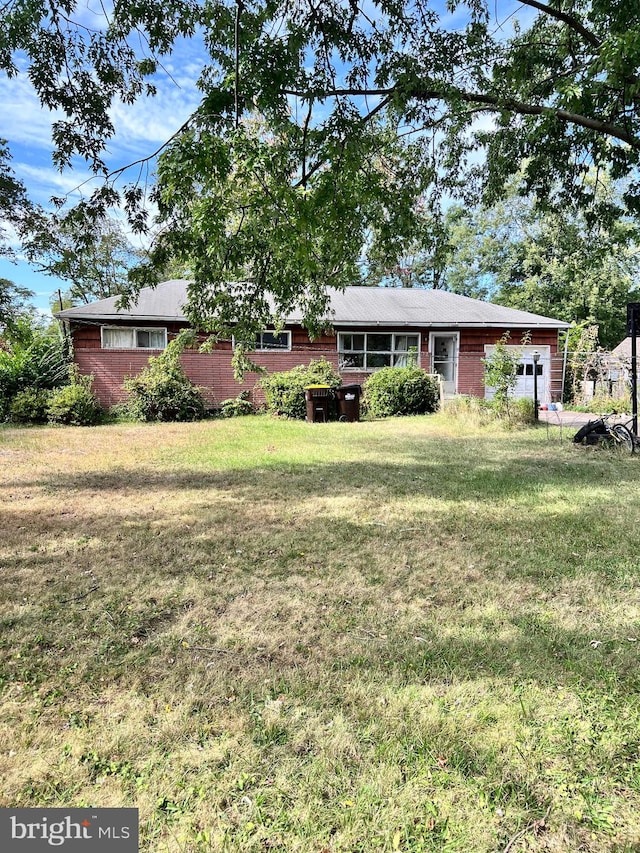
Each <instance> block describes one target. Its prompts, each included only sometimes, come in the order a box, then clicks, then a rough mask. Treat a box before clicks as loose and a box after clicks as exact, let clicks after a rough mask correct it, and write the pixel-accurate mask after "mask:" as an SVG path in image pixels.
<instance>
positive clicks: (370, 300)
mask: <svg viewBox="0 0 640 853" xmlns="http://www.w3.org/2000/svg"><path fill="white" fill-rule="evenodd" d="M187 287H188V282H187V281H184V280H174V281H165V282H162V284H159V285H158V286H157V287H153V288H151V287H145V288H143V289H142V290H141V291H140V295H139V297H138V301H137V303H136V304H135V305H132V306H131V308H129V309H127V310H122V311H118V310H117V309H116V303H117V301H118V297H117V296H111V297H109V298H108V299H101V300H99V301H98V302H91V303H89V304H88V305H79V306H77V307H76V308H67V309H66V310H65V311H58V312H57V313H56V314H55V316H56V317H58V318H60V319H63V320H94V321H98V320H100V321H106V322H118V321H120V322H121V321H123V320H134V321H138V322H143V321H144V322H149V321H174V322H175V321H177V322H181V321H184V322H187V319H186V317H185V311H184V306H185V304H186V302H187ZM327 319H328V320H329V321H330V322H331V323H332V324H333V325H334V326H362V327H364V326H389V327H391V326H436V327H437V326H441V327H451V326H464V327H474V326H478V327H482V326H494V327H495V326H498V327H505V328H521V329H530V328H538V327H543V328H552V329H565V328H567V327H568V325H569V324H568V323H564V322H563V321H562V320H556V319H554V318H553V317H541V316H540V315H539V314H531V313H530V312H528V311H518V310H516V309H514V308H505V307H504V306H503V305H495V304H494V303H492V302H481V301H480V300H478V299H470V298H469V297H468V296H459V295H458V294H456V293H448V292H447V291H445V290H422V289H420V288H397V287H347V288H346V289H345V290H344V292H341V291H334V292H333V293H332V295H331V312H330V315H329V317H328V318H327ZM301 320H302V314H301V313H300V312H294V313H292V315H291V316H289V317H287V319H286V322H288V323H291V324H295V323H299V322H300V321H301Z"/></svg>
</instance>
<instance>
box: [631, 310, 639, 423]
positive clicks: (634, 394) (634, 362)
mask: <svg viewBox="0 0 640 853" xmlns="http://www.w3.org/2000/svg"><path fill="white" fill-rule="evenodd" d="M636 334H637V329H636V312H635V311H632V312H631V413H632V415H633V434H634V435H637V434H638V353H637V345H636Z"/></svg>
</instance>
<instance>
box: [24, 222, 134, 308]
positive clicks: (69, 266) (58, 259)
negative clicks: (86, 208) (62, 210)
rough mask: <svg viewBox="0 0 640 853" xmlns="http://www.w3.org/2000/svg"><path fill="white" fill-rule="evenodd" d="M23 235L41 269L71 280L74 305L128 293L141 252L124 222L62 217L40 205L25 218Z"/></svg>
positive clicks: (33, 260) (49, 273)
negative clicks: (136, 247)
mask: <svg viewBox="0 0 640 853" xmlns="http://www.w3.org/2000/svg"><path fill="white" fill-rule="evenodd" d="M80 213H81V212H80V211H76V214H80ZM23 236H24V248H25V251H26V254H27V257H28V258H29V260H30V261H31V262H32V263H33V264H34V266H35V267H36V269H38V270H39V271H40V272H44V273H47V274H48V275H54V276H57V277H58V278H62V279H66V280H67V281H68V282H69V283H70V287H69V292H68V294H67V296H68V300H69V301H70V303H71V304H76V303H77V302H90V301H91V300H93V299H104V298H105V297H107V296H117V295H119V294H120V293H123V292H124V291H125V290H126V288H127V275H128V272H129V270H130V269H131V268H132V267H133V266H134V264H136V263H137V262H139V261H140V258H141V256H142V254H141V252H140V251H137V250H136V249H134V247H133V246H132V245H131V243H130V242H129V239H128V238H127V236H126V235H125V233H124V231H123V229H122V226H121V225H120V224H119V222H117V221H116V220H115V219H110V218H108V217H102V218H99V219H93V218H91V217H87V216H84V215H76V216H73V217H62V216H59V215H48V214H46V213H45V212H44V211H42V210H41V209H38V210H36V211H33V212H32V213H31V215H30V216H29V217H28V220H26V221H25V226H24V228H23Z"/></svg>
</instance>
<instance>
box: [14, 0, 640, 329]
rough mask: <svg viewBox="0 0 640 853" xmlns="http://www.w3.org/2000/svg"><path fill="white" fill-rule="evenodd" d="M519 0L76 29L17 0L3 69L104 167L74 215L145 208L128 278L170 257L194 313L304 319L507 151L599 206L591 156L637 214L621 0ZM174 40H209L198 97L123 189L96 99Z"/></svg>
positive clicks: (253, 319) (639, 77)
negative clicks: (149, 230) (182, 269)
mask: <svg viewBox="0 0 640 853" xmlns="http://www.w3.org/2000/svg"><path fill="white" fill-rule="evenodd" d="M522 6H523V7H524V9H525V11H526V12H527V13H528V14H527V15H521V19H520V20H519V21H518V20H515V21H511V22H509V20H508V19H509V18H510V17H511V15H510V14H509V13H510V12H511V8H510V7H507V6H505V5H504V4H503V3H501V2H498V4H497V5H496V4H493V3H491V4H490V3H488V2H486V0H464V2H455V0H453V2H451V3H450V4H449V9H448V10H447V11H438V9H437V8H436V7H435V6H433V5H432V4H431V3H429V2H428V0H410V2H409V0H405V1H404V2H403V0H372V2H371V3H369V4H368V5H367V6H366V7H362V8H361V7H360V6H359V5H358V4H357V3H353V2H341V0H327V2H322V3H317V2H314V0H299V2H296V3H293V4H292V3H289V2H288V0H246V2H242V3H240V2H238V3H232V2H228V0H207V2H198V0H169V2H164V0H163V2H162V3H160V2H158V0H141V2H139V3H135V4H131V3H128V2H127V3H125V2H122V0H116V2H115V3H114V5H113V7H112V8H110V10H109V11H108V12H105V19H104V21H103V22H102V25H100V23H98V25H97V26H94V27H92V28H90V29H88V28H85V26H84V24H83V21H82V18H81V15H80V8H79V7H80V4H79V3H76V2H74V0H66V2H65V3H64V4H62V3H51V4H42V3H41V2H40V0H10V2H9V3H8V4H6V5H5V6H4V7H3V12H2V23H3V26H2V28H1V31H0V68H2V69H4V70H5V72H6V73H8V74H9V75H16V74H18V73H27V74H28V75H29V77H30V80H31V81H32V82H33V85H34V86H35V89H36V91H37V93H38V96H39V97H40V100H41V102H42V104H43V105H44V106H45V107H47V108H49V109H51V110H58V111H59V113H58V114H62V115H63V116H64V117H63V118H56V119H55V121H54V124H53V142H54V153H53V157H54V162H55V164H56V165H58V166H60V167H66V166H69V165H70V164H72V162H73V159H74V157H76V156H78V155H79V156H80V157H82V158H84V159H85V160H86V161H87V163H88V164H89V166H90V168H91V169H92V170H93V171H94V172H95V173H96V174H97V175H102V176H104V183H103V185H102V186H101V188H100V189H99V190H98V191H96V193H94V195H93V196H92V197H91V198H89V199H87V200H86V201H85V202H83V205H82V208H83V210H82V213H83V215H95V216H103V215H104V214H105V212H106V211H107V210H108V208H109V207H111V206H112V205H114V204H116V203H123V204H124V206H125V208H126V209H127V212H128V214H129V217H130V221H131V224H132V225H133V227H134V228H136V229H139V230H142V229H144V228H145V227H147V225H148V222H147V212H148V208H149V202H153V203H155V204H156V205H157V209H158V211H159V221H160V224H161V226H162V230H161V231H160V236H159V237H158V238H157V239H156V241H155V243H154V246H153V250H152V252H151V256H150V260H149V263H148V264H147V265H146V266H144V267H143V268H142V269H141V270H140V272H139V274H138V275H137V277H136V278H135V280H134V287H133V290H132V293H135V288H136V287H139V286H142V285H144V284H148V283H150V282H152V281H154V280H155V276H156V273H157V271H158V270H159V269H162V268H164V267H166V264H167V263H168V262H170V261H174V260H175V261H177V262H179V263H186V264H187V265H188V266H189V269H190V270H191V271H192V275H193V280H194V283H193V287H192V290H191V299H192V313H193V319H194V321H195V322H197V323H198V325H200V326H207V325H208V326H209V327H211V328H212V329H214V330H215V331H218V332H220V331H224V330H228V327H229V326H230V324H231V323H232V322H236V321H239V322H240V324H241V326H242V325H245V326H247V327H248V328H255V326H256V324H257V325H258V326H265V325H266V324H267V323H268V321H269V319H270V318H271V316H272V315H275V316H276V317H277V316H282V315H283V314H286V313H288V312H289V311H290V309H291V307H292V306H293V305H295V304H299V305H300V307H301V308H302V309H303V313H304V314H305V316H306V317H307V321H308V324H309V327H310V328H311V330H312V331H314V330H317V328H318V320H319V317H321V315H322V314H323V312H324V309H325V308H326V287H327V285H329V286H335V287H342V286H344V285H345V284H348V283H350V284H352V283H355V282H357V280H358V278H359V276H360V274H361V272H362V269H363V265H362V260H363V259H362V252H363V250H364V251H365V253H366V252H373V254H374V257H375V258H376V262H377V263H380V262H384V260H385V259H395V258H397V257H398V256H399V255H400V254H401V253H402V248H403V246H405V245H408V244H410V243H411V241H412V240H415V238H416V235H419V234H420V233H421V229H423V228H424V222H425V216H424V214H425V212H428V211H437V210H438V208H439V205H440V202H441V200H442V198H443V196H445V195H447V196H451V195H454V196H460V197H461V198H463V199H464V200H465V201H466V202H468V201H469V200H470V199H472V198H474V199H475V198H477V197H478V194H479V193H482V194H483V195H484V198H485V199H486V200H495V199H496V198H497V197H498V196H499V195H500V193H501V192H502V188H503V186H504V183H505V180H506V179H508V178H509V177H510V176H511V175H512V174H515V173H516V172H517V171H518V170H519V169H520V167H521V165H522V164H524V171H523V174H522V181H521V184H522V190H523V191H524V192H526V193H529V194H531V195H532V196H535V198H536V199H537V201H538V202H539V203H540V204H543V205H564V206H570V207H575V206H578V207H582V209H583V210H585V211H586V213H587V215H588V216H589V217H590V218H591V219H593V220H595V219H598V220H604V219H607V218H611V217H612V216H613V215H614V214H615V213H616V211H615V210H614V206H612V205H611V204H610V203H609V202H608V201H604V202H602V201H600V200H599V199H598V198H597V196H596V195H595V193H594V190H593V187H592V186H591V185H590V183H589V182H588V181H585V175H586V173H587V171H588V169H589V168H590V167H593V168H594V169H595V171H596V174H597V175H599V176H604V175H608V176H609V177H611V178H612V179H613V180H618V179H623V180H624V181H625V190H624V199H623V201H624V205H625V209H626V210H627V211H630V212H632V213H634V214H635V213H637V212H638V211H640V181H639V180H638V172H637V167H638V158H639V157H640V109H639V107H640V7H639V6H638V4H637V2H636V0H551V2H549V3H545V2H540V0H522ZM451 12H455V13H456V14H455V15H454V16H452V15H451ZM494 13H495V14H496V16H497V17H498V20H495V19H494V18H493V15H494ZM511 25H512V26H511ZM509 26H511V30H510V31H509V30H508V27H509ZM181 37H187V38H196V37H198V38H200V37H202V42H203V44H204V46H205V48H206V56H205V58H204V60H203V67H202V70H201V73H200V76H199V79H198V82H197V85H198V87H199V90H200V92H201V100H200V104H199V106H198V108H197V109H196V110H195V111H194V113H193V114H192V115H191V116H190V118H189V119H188V121H187V122H186V123H185V124H184V126H182V127H181V128H178V129H176V132H175V133H174V134H173V136H172V137H171V138H170V139H168V140H167V144H166V145H165V146H164V149H163V152H162V154H161V156H160V159H159V161H158V169H157V175H158V182H157V186H156V187H155V189H154V191H153V193H152V196H151V197H147V196H146V193H145V188H144V187H143V186H142V185H139V184H138V183H137V182H136V181H135V180H134V181H133V182H131V183H129V184H128V185H125V186H124V187H120V186H119V185H118V187H119V188H116V181H118V180H119V179H120V178H121V175H122V170H120V169H118V170H116V171H115V172H111V173H109V170H108V168H107V166H106V163H105V156H104V152H105V146H106V144H107V142H108V140H109V138H110V137H111V136H112V135H113V134H114V133H115V127H114V124H113V118H112V115H113V112H112V109H111V108H112V106H113V105H114V104H115V103H116V102H118V101H122V102H125V103H132V102H134V101H135V100H136V99H137V98H139V97H141V96H142V95H144V94H153V91H154V85H155V83H156V81H157V74H158V72H159V70H160V68H161V60H162V57H163V56H166V55H167V54H169V53H170V52H171V50H172V48H173V46H174V44H175V42H176V40H177V39H178V38H181ZM7 156H8V151H4V156H3V151H0V165H1V164H3V163H4V164H5V165H6V163H7ZM485 157H486V168H485V166H484V163H483V162H481V161H482V160H483V159H484V158H485ZM3 168H4V167H3ZM5 174H8V173H7V172H6V170H5ZM10 191H13V192H15V191H16V185H15V182H12V183H11V188H10ZM5 206H6V204H5ZM391 262H393V261H392V260H391ZM267 294H269V297H267Z"/></svg>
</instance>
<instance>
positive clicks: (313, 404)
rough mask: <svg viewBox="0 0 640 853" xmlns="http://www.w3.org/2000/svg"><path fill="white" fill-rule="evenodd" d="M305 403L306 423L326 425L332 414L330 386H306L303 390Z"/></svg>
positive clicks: (331, 390) (331, 391)
mask: <svg viewBox="0 0 640 853" xmlns="http://www.w3.org/2000/svg"><path fill="white" fill-rule="evenodd" d="M304 398H305V400H306V401H307V421H308V422H309V423H314V424H317V423H326V422H327V421H328V420H330V419H331V415H332V414H333V388H332V387H331V385H307V387H306V388H305V389H304Z"/></svg>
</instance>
